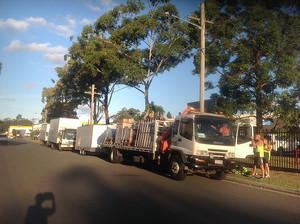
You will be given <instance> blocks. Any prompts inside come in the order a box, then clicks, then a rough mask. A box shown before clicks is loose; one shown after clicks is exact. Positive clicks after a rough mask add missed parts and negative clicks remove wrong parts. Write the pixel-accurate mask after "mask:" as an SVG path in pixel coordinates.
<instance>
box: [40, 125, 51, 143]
mask: <svg viewBox="0 0 300 224" xmlns="http://www.w3.org/2000/svg"><path fill="white" fill-rule="evenodd" d="M49 130H50V124H46V123H44V124H42V125H41V130H40V140H41V141H43V142H47V141H48V135H49Z"/></svg>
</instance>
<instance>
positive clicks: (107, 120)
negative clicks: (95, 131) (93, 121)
mask: <svg viewBox="0 0 300 224" xmlns="http://www.w3.org/2000/svg"><path fill="white" fill-rule="evenodd" d="M107 89H108V88H107ZM108 94H109V91H106V93H105V95H104V105H103V107H104V114H105V124H109V113H108Z"/></svg>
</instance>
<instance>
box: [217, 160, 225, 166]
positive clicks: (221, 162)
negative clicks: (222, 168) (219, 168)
mask: <svg viewBox="0 0 300 224" xmlns="http://www.w3.org/2000/svg"><path fill="white" fill-rule="evenodd" d="M215 164H219V165H223V160H215Z"/></svg>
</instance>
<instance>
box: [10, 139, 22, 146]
mask: <svg viewBox="0 0 300 224" xmlns="http://www.w3.org/2000/svg"><path fill="white" fill-rule="evenodd" d="M25 144H27V142H25V141H22V140H8V142H7V144H6V145H7V146H10V145H25Z"/></svg>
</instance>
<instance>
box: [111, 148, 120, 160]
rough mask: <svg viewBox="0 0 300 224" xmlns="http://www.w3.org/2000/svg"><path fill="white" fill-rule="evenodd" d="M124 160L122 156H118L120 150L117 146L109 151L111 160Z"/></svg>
mask: <svg viewBox="0 0 300 224" xmlns="http://www.w3.org/2000/svg"><path fill="white" fill-rule="evenodd" d="M121 160H122V157H121V156H118V150H117V149H116V148H111V149H110V152H109V162H111V163H120V162H121Z"/></svg>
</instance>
